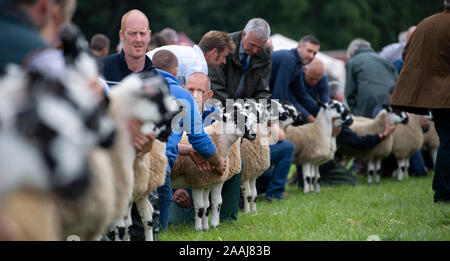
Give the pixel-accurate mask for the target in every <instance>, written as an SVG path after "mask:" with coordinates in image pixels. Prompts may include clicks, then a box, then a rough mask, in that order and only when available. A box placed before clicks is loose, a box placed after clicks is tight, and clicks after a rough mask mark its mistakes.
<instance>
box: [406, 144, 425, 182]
mask: <svg viewBox="0 0 450 261" xmlns="http://www.w3.org/2000/svg"><path fill="white" fill-rule="evenodd" d="M409 170H410V171H411V172H412V173H413V175H415V176H426V175H427V170H426V168H425V160H424V159H423V155H422V151H421V150H418V151H416V152H415V153H414V154H413V155H412V156H411V158H410V159H409Z"/></svg>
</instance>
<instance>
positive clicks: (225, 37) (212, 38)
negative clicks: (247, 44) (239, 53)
mask: <svg viewBox="0 0 450 261" xmlns="http://www.w3.org/2000/svg"><path fill="white" fill-rule="evenodd" d="M198 46H199V47H200V49H202V51H203V52H204V53H206V52H209V51H211V50H213V49H214V48H217V51H219V53H222V52H223V51H224V50H225V48H228V49H229V50H230V53H233V52H234V50H235V49H236V45H235V44H234V42H233V40H232V39H231V37H230V35H229V34H228V33H227V32H220V31H209V32H207V33H206V34H205V35H203V37H202V39H201V40H200V42H199V43H198Z"/></svg>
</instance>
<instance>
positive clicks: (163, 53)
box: [152, 50, 178, 72]
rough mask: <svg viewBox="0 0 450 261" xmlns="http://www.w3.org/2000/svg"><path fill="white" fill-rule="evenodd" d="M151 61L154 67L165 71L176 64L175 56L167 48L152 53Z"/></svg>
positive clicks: (171, 68) (170, 69) (168, 70)
mask: <svg viewBox="0 0 450 261" xmlns="http://www.w3.org/2000/svg"><path fill="white" fill-rule="evenodd" d="M152 61H153V64H154V65H155V67H156V68H158V69H160V70H163V71H166V72H171V71H172V70H173V69H174V68H175V67H177V66H178V59H177V57H176V56H175V55H174V54H173V53H172V52H171V51H168V50H160V51H157V52H156V53H155V54H154V55H153V58H152Z"/></svg>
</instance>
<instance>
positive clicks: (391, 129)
mask: <svg viewBox="0 0 450 261" xmlns="http://www.w3.org/2000/svg"><path fill="white" fill-rule="evenodd" d="M394 131H395V125H392V124H391V123H390V121H389V120H388V119H386V127H385V128H384V132H383V133H380V134H379V137H380V139H383V138H385V137H387V136H389V135H391V134H392V133H393V132H394Z"/></svg>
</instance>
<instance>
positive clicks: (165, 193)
mask: <svg viewBox="0 0 450 261" xmlns="http://www.w3.org/2000/svg"><path fill="white" fill-rule="evenodd" d="M156 192H157V193H158V208H159V223H160V224H161V231H162V232H164V231H166V229H167V226H168V224H169V213H170V204H171V202H172V186H171V185H170V172H167V173H166V181H165V182H164V185H162V186H161V187H159V188H157V189H156Z"/></svg>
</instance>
